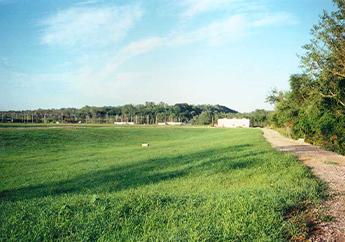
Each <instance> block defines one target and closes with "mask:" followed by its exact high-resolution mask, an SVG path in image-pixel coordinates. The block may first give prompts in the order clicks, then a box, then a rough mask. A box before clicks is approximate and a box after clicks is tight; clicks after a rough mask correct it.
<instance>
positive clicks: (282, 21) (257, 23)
mask: <svg viewBox="0 0 345 242" xmlns="http://www.w3.org/2000/svg"><path fill="white" fill-rule="evenodd" d="M297 23H298V20H297V18H296V17H295V16H293V15H291V14H289V13H286V12H279V13H271V14H265V15H263V16H262V17H261V18H258V19H256V20H254V21H253V22H252V26H254V27H262V26H278V25H293V24H297Z"/></svg>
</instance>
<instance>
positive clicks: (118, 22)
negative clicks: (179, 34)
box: [40, 5, 142, 47]
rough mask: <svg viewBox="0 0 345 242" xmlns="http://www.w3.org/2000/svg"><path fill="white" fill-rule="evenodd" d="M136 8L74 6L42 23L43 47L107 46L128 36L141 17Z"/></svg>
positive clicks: (137, 7)
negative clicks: (44, 45)
mask: <svg viewBox="0 0 345 242" xmlns="http://www.w3.org/2000/svg"><path fill="white" fill-rule="evenodd" d="M141 15H142V10H141V8H140V7H139V6H138V5H134V6H115V5H111V6H97V7H95V6H90V5H85V6H73V7H70V8H68V9H65V10H61V11H59V12H57V13H56V14H54V15H52V16H49V17H48V18H46V19H44V20H41V21H40V25H42V26H43V33H42V35H41V43H42V44H47V45H59V46H67V47H76V46H79V47H80V46H92V45H106V44H111V43H114V42H116V41H118V40H120V39H121V38H123V37H124V36H125V34H126V33H127V31H128V30H129V29H130V28H131V27H132V26H133V24H134V23H135V22H136V21H137V20H138V19H139V18H140V17H141Z"/></svg>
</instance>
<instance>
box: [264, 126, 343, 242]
mask: <svg viewBox="0 0 345 242" xmlns="http://www.w3.org/2000/svg"><path fill="white" fill-rule="evenodd" d="M262 130H263V133H264V137H265V138H266V139H267V141H269V142H270V143H271V144H272V146H273V147H274V148H276V149H277V150H280V151H283V152H290V153H293V154H296V155H297V157H298V159H299V160H301V161H302V162H303V163H304V164H305V165H307V166H308V167H310V168H311V170H312V172H313V173H314V175H316V176H317V177H318V178H320V179H321V180H322V181H324V182H326V184H327V185H328V190H329V197H328V198H327V199H326V200H325V201H324V202H323V203H322V205H321V207H320V208H318V209H317V210H319V211H318V212H320V210H321V213H322V214H323V215H322V216H321V217H322V218H323V219H322V218H321V219H319V221H316V226H315V228H314V230H313V232H312V234H311V236H310V241H337V242H338V241H340V242H343V241H344V242H345V156H342V155H339V154H336V153H333V152H329V151H325V150H322V149H320V148H319V147H317V146H314V145H310V144H307V143H304V142H301V141H297V140H293V139H289V138H287V137H284V136H282V135H281V134H279V133H278V132H277V131H274V130H271V129H267V128H264V129H262Z"/></svg>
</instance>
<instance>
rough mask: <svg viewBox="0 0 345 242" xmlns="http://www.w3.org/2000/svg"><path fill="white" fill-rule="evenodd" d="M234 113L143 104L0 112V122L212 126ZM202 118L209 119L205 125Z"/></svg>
mask: <svg viewBox="0 0 345 242" xmlns="http://www.w3.org/2000/svg"><path fill="white" fill-rule="evenodd" d="M230 113H237V111H235V110H232V109H230V108H227V107H225V106H221V105H190V104H187V103H178V104H175V105H168V104H166V103H163V102H161V103H157V104H156V103H153V102H146V103H145V104H139V105H132V104H127V105H123V106H105V107H91V106H85V107H83V108H80V109H77V108H61V109H38V110H27V111H4V112H0V114H1V121H2V122H14V123H50V122H61V123H78V122H82V123H112V122H115V121H118V122H120V121H122V122H135V123H138V124H144V123H145V124H154V123H157V122H169V121H178V122H184V123H193V124H211V123H212V120H215V119H216V118H217V117H218V116H224V115H227V114H230ZM205 116H207V117H209V119H207V121H206V120H205Z"/></svg>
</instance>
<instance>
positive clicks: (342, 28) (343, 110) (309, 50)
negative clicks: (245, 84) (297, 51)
mask: <svg viewBox="0 0 345 242" xmlns="http://www.w3.org/2000/svg"><path fill="white" fill-rule="evenodd" d="M334 3H335V6H336V9H335V11H333V12H331V13H327V12H324V13H323V15H322V16H321V17H320V22H319V23H318V24H316V25H315V26H314V27H313V29H312V32H311V34H312V39H311V41H310V43H309V44H307V45H305V46H304V49H305V54H304V55H303V56H302V57H301V62H302V68H303V71H304V73H303V74H301V75H292V76H291V77H290V90H289V91H288V92H278V91H276V90H274V91H272V93H271V95H269V96H268V98H267V101H268V102H271V103H274V104H275V112H273V113H272V115H271V117H270V121H271V123H272V124H273V125H275V126H277V127H281V128H284V129H285V130H287V131H288V134H289V135H291V136H292V137H295V138H297V137H305V138H306V139H307V141H309V142H312V143H315V144H318V145H323V146H324V147H326V148H329V149H331V150H336V151H338V152H341V153H345V1H344V0H334Z"/></svg>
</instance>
